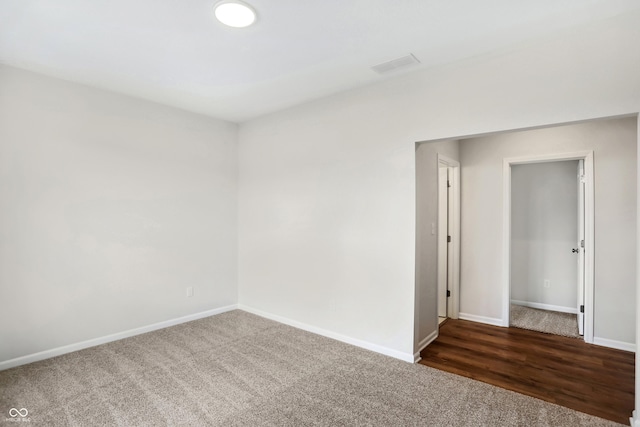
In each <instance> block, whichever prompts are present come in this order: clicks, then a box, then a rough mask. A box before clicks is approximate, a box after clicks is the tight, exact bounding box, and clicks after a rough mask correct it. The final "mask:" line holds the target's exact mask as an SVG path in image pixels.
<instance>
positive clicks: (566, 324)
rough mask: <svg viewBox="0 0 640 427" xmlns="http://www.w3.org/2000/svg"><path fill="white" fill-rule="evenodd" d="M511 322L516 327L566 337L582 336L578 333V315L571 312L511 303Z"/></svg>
mask: <svg viewBox="0 0 640 427" xmlns="http://www.w3.org/2000/svg"><path fill="white" fill-rule="evenodd" d="M509 324H510V326H513V327H514V328H521V329H529V330H532V331H538V332H545V333H547V334H554V335H562V336H564V337H572V338H579V337H580V335H579V334H578V317H577V315H575V314H570V313H560V312H558V311H549V310H538V309H535V308H530V307H524V306H521V305H515V304H511V314H510V320H509Z"/></svg>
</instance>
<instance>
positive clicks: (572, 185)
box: [511, 139, 636, 310]
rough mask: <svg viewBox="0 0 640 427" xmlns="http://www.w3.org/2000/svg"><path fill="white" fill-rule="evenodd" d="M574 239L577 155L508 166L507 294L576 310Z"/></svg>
mask: <svg viewBox="0 0 640 427" xmlns="http://www.w3.org/2000/svg"><path fill="white" fill-rule="evenodd" d="M628 145H629V146H630V147H631V148H633V147H635V145H636V141H635V140H634V139H632V140H630V141H629V143H628ZM625 154H626V153H625ZM634 163H635V162H634ZM633 199H634V200H635V197H633ZM631 240H632V247H634V246H633V245H634V244H635V239H633V238H632V239H631ZM577 241H578V161H577V160H571V161H564V162H547V163H532V164H525V165H514V166H512V167H511V299H512V300H517V301H525V302H532V303H539V304H545V305H551V306H557V307H563V308H565V309H569V310H576V309H577V300H578V290H577V286H578V285H577V284H578V268H577V265H578V256H577V255H576V254H575V253H573V252H571V249H573V248H577V247H578V245H577ZM632 273H633V272H632ZM632 276H633V274H632ZM545 280H546V281H548V286H547V287H545V285H544V282H545ZM632 291H633V290H632Z"/></svg>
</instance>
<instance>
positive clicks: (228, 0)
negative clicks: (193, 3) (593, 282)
mask: <svg viewBox="0 0 640 427" xmlns="http://www.w3.org/2000/svg"><path fill="white" fill-rule="evenodd" d="M213 11H214V14H215V15H216V19H217V20H218V21H220V22H222V23H223V24H224V25H228V26H229V27H234V28H244V27H248V26H249V25H251V24H253V23H254V22H256V11H255V10H254V9H253V8H252V7H251V6H249V5H248V4H247V3H245V2H242V1H239V0H224V1H221V2H218V3H216V5H215V6H214V7H213Z"/></svg>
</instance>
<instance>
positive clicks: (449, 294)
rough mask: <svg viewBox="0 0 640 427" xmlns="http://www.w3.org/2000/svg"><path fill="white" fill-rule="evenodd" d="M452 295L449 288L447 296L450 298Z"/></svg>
mask: <svg viewBox="0 0 640 427" xmlns="http://www.w3.org/2000/svg"><path fill="white" fill-rule="evenodd" d="M450 296H451V291H450V290H449V289H447V298H449V297H450Z"/></svg>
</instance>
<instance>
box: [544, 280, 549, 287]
mask: <svg viewBox="0 0 640 427" xmlns="http://www.w3.org/2000/svg"><path fill="white" fill-rule="evenodd" d="M544 287H545V288H550V287H551V281H550V280H549V279H544Z"/></svg>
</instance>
